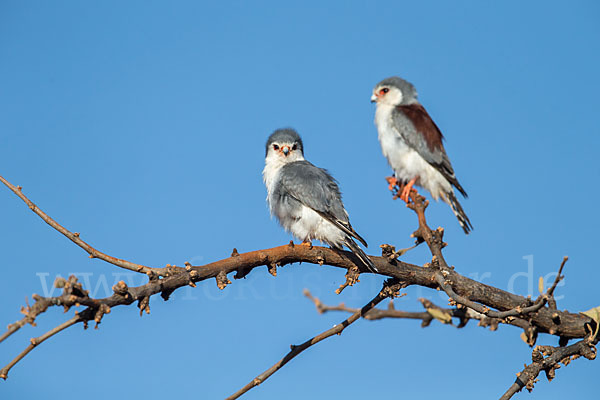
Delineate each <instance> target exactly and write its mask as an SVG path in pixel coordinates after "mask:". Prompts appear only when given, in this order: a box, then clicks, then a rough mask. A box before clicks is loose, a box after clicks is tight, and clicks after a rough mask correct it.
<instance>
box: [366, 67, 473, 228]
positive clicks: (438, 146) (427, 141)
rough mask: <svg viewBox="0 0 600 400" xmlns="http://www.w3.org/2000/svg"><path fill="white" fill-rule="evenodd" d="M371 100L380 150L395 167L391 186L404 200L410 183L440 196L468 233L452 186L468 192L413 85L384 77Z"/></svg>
mask: <svg viewBox="0 0 600 400" xmlns="http://www.w3.org/2000/svg"><path fill="white" fill-rule="evenodd" d="M371 102H374V103H377V111H376V112H375V125H377V131H378V137H379V143H380V144H381V150H382V151H383V155H384V156H385V157H386V158H387V160H388V163H389V164H390V166H391V167H392V168H393V170H394V177H393V178H388V182H389V183H390V189H391V188H392V187H393V186H395V185H396V184H397V185H399V186H400V187H401V192H400V193H401V194H400V198H401V199H402V200H404V201H406V202H407V203H408V201H409V195H410V192H411V190H414V189H413V185H418V186H421V187H423V188H425V189H427V190H428V191H429V193H431V196H432V197H433V198H434V199H436V200H437V199H438V198H439V197H441V198H442V199H443V200H444V201H445V202H446V203H448V205H449V206H450V208H452V211H453V212H454V215H456V218H458V222H459V223H460V226H461V227H462V228H463V230H464V231H465V233H467V234H468V233H469V232H470V231H471V229H473V226H472V225H471V221H469V217H467V214H465V211H464V210H463V208H462V206H461V205H460V203H459V202H458V199H457V198H456V196H455V194H454V189H453V188H452V186H454V187H455V188H456V189H457V190H458V191H459V192H460V193H461V194H462V195H463V196H464V197H465V198H466V197H467V193H466V192H465V190H464V189H463V188H462V186H461V185H460V183H458V179H456V176H455V175H454V170H453V169H452V164H450V159H449V158H448V155H447V154H446V150H444V145H443V144H442V140H443V139H444V137H443V136H442V132H440V130H439V128H438V127H437V125H436V124H435V122H433V120H432V119H431V117H430V116H429V114H428V113H427V111H426V110H425V108H424V107H423V106H422V105H421V103H419V101H418V100H417V91H416V89H415V87H414V86H413V85H412V84H411V83H409V82H407V81H405V80H404V79H402V78H398V77H396V76H394V77H391V78H387V79H384V80H382V81H381V82H379V83H378V84H377V85H376V86H375V89H373V95H372V96H371Z"/></svg>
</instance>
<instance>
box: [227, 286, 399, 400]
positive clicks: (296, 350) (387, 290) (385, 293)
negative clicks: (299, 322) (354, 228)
mask: <svg viewBox="0 0 600 400" xmlns="http://www.w3.org/2000/svg"><path fill="white" fill-rule="evenodd" d="M404 286H405V285H403V284H401V283H399V282H397V281H395V280H389V281H386V282H385V283H384V284H383V288H382V289H381V291H380V292H379V293H378V294H377V296H375V297H374V298H373V299H372V300H371V301H370V302H368V303H367V304H365V305H364V306H363V307H362V308H361V309H360V310H357V311H356V312H355V313H354V314H352V315H351V316H350V317H348V318H347V319H345V320H344V321H342V322H341V323H339V324H338V325H335V326H334V327H333V328H331V329H328V330H326V331H325V332H323V333H321V334H319V335H317V336H315V337H313V338H311V339H309V340H307V341H306V342H304V343H302V344H300V345H297V346H295V345H292V346H290V347H291V350H290V352H289V353H287V354H286V355H285V357H283V358H282V359H281V360H279V361H277V362H276V363H275V365H273V366H272V367H271V368H269V369H267V370H266V371H265V372H263V373H262V374H260V375H258V376H257V377H256V378H254V379H253V380H252V381H250V382H249V383H248V384H247V385H246V386H244V387H243V388H241V389H240V390H238V391H237V392H235V393H234V394H232V395H231V396H229V397H227V399H226V400H234V399H237V398H239V397H240V396H241V395H243V394H244V393H246V392H247V391H248V390H250V389H252V388H253V387H256V386H258V385H260V384H261V383H263V382H264V381H265V380H266V379H268V378H269V377H270V376H271V375H273V374H274V373H275V372H277V371H278V370H279V369H280V368H281V367H283V366H284V365H285V364H287V363H288V362H289V361H291V360H292V359H293V358H294V357H296V356H297V355H298V354H300V353H302V352H303V351H304V350H306V349H308V348H309V347H311V346H312V345H314V344H317V343H319V342H320V341H322V340H324V339H327V338H328V337H331V336H333V335H339V334H341V333H342V331H343V330H344V329H346V328H347V327H348V326H350V325H351V324H352V323H353V322H355V321H357V320H359V319H360V318H361V317H363V316H364V315H365V314H367V313H368V312H369V311H370V310H372V309H373V307H375V306H376V305H377V304H379V303H380V302H381V301H382V300H383V299H385V298H387V297H396V296H398V291H399V290H400V289H401V288H402V287H404Z"/></svg>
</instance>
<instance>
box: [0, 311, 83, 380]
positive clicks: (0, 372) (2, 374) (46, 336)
mask: <svg viewBox="0 0 600 400" xmlns="http://www.w3.org/2000/svg"><path fill="white" fill-rule="evenodd" d="M81 321H82V318H81V317H80V316H79V315H75V316H74V317H73V318H71V319H69V320H68V321H65V322H63V323H62V324H60V325H58V326H57V327H55V328H53V329H51V330H49V331H48V332H46V333H44V334H43V335H42V336H40V337H37V338H33V339H31V340H30V344H29V346H27V348H25V350H23V351H22V352H21V354H19V355H18V356H16V357H15V358H14V360H12V361H11V362H10V363H8V365H6V366H5V367H4V368H2V369H0V378H2V379H6V377H7V376H8V371H10V369H11V368H12V367H14V366H15V364H16V363H18V362H19V361H21V360H22V359H23V357H25V356H26V355H27V354H29V352H30V351H31V350H33V349H34V348H36V347H37V346H38V345H40V344H41V343H43V342H44V341H46V339H49V338H51V337H52V336H54V335H56V334H57V333H60V332H62V331H64V330H65V329H67V328H68V327H70V326H72V325H75V324H76V323H78V322H81Z"/></svg>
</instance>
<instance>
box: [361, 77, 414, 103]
mask: <svg viewBox="0 0 600 400" xmlns="http://www.w3.org/2000/svg"><path fill="white" fill-rule="evenodd" d="M417 102H418V100H417V90H416V89H415V87H414V86H413V85H412V84H411V83H410V82H407V81H405V80H404V79H402V78H399V77H397V76H392V77H391V78H387V79H384V80H382V81H381V82H379V83H378V84H377V85H375V89H373V95H372V96H371V103H377V105H380V104H386V105H390V106H399V105H408V104H414V103H417Z"/></svg>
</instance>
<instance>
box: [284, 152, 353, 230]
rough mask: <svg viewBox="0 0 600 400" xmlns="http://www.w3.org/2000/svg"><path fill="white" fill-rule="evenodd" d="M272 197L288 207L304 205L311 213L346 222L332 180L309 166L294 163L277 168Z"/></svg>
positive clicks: (339, 194) (342, 206) (325, 173)
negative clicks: (315, 212) (277, 174)
mask: <svg viewBox="0 0 600 400" xmlns="http://www.w3.org/2000/svg"><path fill="white" fill-rule="evenodd" d="M273 196H274V197H275V198H276V200H278V201H279V202H281V203H280V204H281V205H286V206H288V207H300V206H301V204H304V205H305V206H307V207H310V208H312V209H313V210H315V211H317V212H320V213H325V214H328V215H332V216H333V217H335V218H336V219H337V220H340V221H343V222H346V223H347V222H348V215H347V214H346V211H345V210H344V205H343V203H342V195H341V193H340V189H339V187H338V185H337V183H336V181H335V179H334V178H333V177H332V176H331V175H330V174H329V173H328V172H327V171H326V170H324V169H322V168H318V167H316V166H314V165H313V164H311V163H310V162H308V161H306V160H303V161H295V162H292V163H289V164H285V165H284V166H283V167H281V171H280V173H279V179H278V181H277V182H276V184H275V187H274V190H273Z"/></svg>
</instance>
